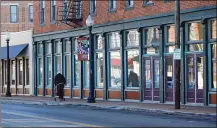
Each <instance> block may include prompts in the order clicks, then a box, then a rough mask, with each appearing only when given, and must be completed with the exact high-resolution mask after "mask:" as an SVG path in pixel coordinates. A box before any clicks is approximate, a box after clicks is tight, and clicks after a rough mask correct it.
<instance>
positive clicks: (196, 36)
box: [188, 22, 203, 41]
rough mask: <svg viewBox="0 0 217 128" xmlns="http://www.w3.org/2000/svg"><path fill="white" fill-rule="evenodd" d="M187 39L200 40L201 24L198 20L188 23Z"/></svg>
mask: <svg viewBox="0 0 217 128" xmlns="http://www.w3.org/2000/svg"><path fill="white" fill-rule="evenodd" d="M188 32H189V35H188V36H189V40H190V41H192V40H202V39H203V26H202V24H201V23H199V22H195V23H189V24H188Z"/></svg>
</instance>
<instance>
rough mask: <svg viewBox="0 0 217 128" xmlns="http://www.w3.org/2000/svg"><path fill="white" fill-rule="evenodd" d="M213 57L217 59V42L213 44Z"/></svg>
mask: <svg viewBox="0 0 217 128" xmlns="http://www.w3.org/2000/svg"><path fill="white" fill-rule="evenodd" d="M212 58H213V59H217V44H213V45H212Z"/></svg>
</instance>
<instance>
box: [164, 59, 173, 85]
mask: <svg viewBox="0 0 217 128" xmlns="http://www.w3.org/2000/svg"><path fill="white" fill-rule="evenodd" d="M166 66H167V68H166V70H167V88H173V59H167V60H166Z"/></svg>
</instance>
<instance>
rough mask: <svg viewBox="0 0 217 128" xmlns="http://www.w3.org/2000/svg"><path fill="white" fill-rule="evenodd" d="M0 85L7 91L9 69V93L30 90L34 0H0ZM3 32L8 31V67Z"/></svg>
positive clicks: (3, 90) (26, 93)
mask: <svg viewBox="0 0 217 128" xmlns="http://www.w3.org/2000/svg"><path fill="white" fill-rule="evenodd" d="M0 3H1V6H0V7H1V9H0V14H1V27H0V28H1V42H0V85H1V93H2V94H5V93H6V91H7V73H10V90H11V93H12V95H31V94H32V92H33V91H32V85H34V84H33V83H32V75H31V74H32V66H31V64H32V54H31V53H32V34H33V32H32V30H33V1H1V2H0ZM6 33H9V34H10V37H11V39H10V41H9V61H10V71H7V44H6V38H5V37H6Z"/></svg>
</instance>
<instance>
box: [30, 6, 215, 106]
mask: <svg viewBox="0 0 217 128" xmlns="http://www.w3.org/2000/svg"><path fill="white" fill-rule="evenodd" d="M215 10H216V7H210V8H208V9H207V8H206V9H203V8H200V9H195V10H194V11H192V10H191V11H185V12H182V14H181V20H182V23H181V35H180V37H181V51H182V60H181V75H180V77H181V82H180V83H181V101H182V103H183V104H185V103H187V104H191V103H193V104H195V103H196V104H204V105H208V104H209V105H210V104H216V77H217V76H216V65H217V59H216V54H217V53H216V49H217V48H216V47H217V46H216V13H215ZM204 14H210V15H204ZM201 19H202V20H201ZM93 33H94V48H95V50H94V53H95V56H94V58H95V59H94V63H95V66H94V70H95V74H94V80H95V83H96V85H95V97H96V99H99V100H100V99H101V100H102V99H104V100H118V101H137V102H139V101H140V102H160V103H169V102H172V103H174V100H175V87H174V70H175V69H176V65H174V60H173V51H174V48H175V27H174V15H173V14H165V15H162V16H151V17H146V18H141V19H137V20H134V21H123V22H119V23H111V24H104V25H96V26H94V27H93ZM48 35H49V34H48V33H46V34H40V35H37V34H36V35H34V37H33V39H34V55H35V61H36V62H37V63H35V64H36V65H35V67H36V68H35V71H36V72H37V75H36V76H35V95H41V96H54V92H53V89H54V87H53V77H54V76H55V75H56V73H57V72H62V73H63V74H64V75H65V77H66V79H67V84H66V86H65V96H66V97H68V98H79V99H85V98H87V97H88V92H89V88H88V86H89V71H90V69H89V61H79V60H78V58H77V54H76V47H77V38H78V37H81V36H86V35H88V29H87V28H79V29H74V30H72V31H66V32H62V33H58V32H56V33H52V34H50V35H49V36H48ZM210 67H212V68H210Z"/></svg>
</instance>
